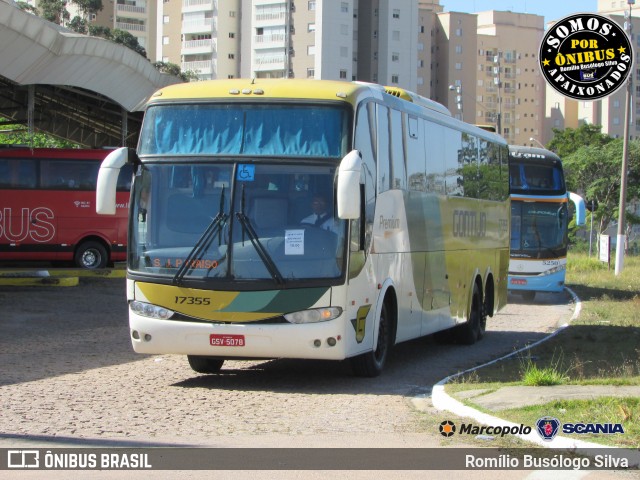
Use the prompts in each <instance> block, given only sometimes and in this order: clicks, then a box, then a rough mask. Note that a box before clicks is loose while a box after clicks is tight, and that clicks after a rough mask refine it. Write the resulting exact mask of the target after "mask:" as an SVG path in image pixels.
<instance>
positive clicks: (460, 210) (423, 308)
mask: <svg viewBox="0 0 640 480" xmlns="http://www.w3.org/2000/svg"><path fill="white" fill-rule="evenodd" d="M507 158H508V148H507V145H506V143H505V141H504V140H503V139H502V138H500V137H498V136H497V135H495V134H493V133H490V132H486V131H483V130H482V129H480V128H477V127H474V126H472V125H468V124H465V123H462V122H460V121H458V120H456V119H455V118H453V117H452V116H451V115H450V113H449V111H448V110H447V109H446V108H444V107H443V106H441V105H439V104H437V103H435V102H432V101H430V100H427V99H425V98H422V97H419V96H417V95H415V94H412V93H411V92H407V91H404V90H402V89H398V88H385V87H382V86H379V85H373V84H363V83H357V82H354V83H347V82H332V81H319V80H240V79H232V80H214V81H208V82H198V83H190V84H182V85H174V86H170V87H167V88H164V89H162V90H160V91H158V92H157V93H156V94H155V95H153V97H152V98H151V99H150V100H149V102H148V105H147V106H146V113H145V117H144V122H143V127H142V130H141V132H140V140H139V144H138V148H137V151H136V152H134V151H132V150H127V149H120V150H117V151H115V152H114V153H112V154H111V155H109V157H108V158H107V159H105V161H104V162H103V164H102V167H101V170H100V174H99V178H98V189H97V209H98V211H99V212H100V213H105V214H108V213H111V212H113V211H114V203H115V201H114V197H113V195H114V192H115V179H116V178H117V176H116V175H117V172H118V170H119V169H120V168H121V167H122V166H123V165H124V164H125V163H127V162H129V163H133V164H134V166H135V175H134V185H133V190H132V196H131V210H130V225H129V251H128V260H127V263H128V271H127V298H128V301H129V322H130V334H131V341H132V343H133V348H134V350H135V351H136V352H139V353H150V354H183V355H187V357H188V360H189V364H190V365H191V367H192V368H193V369H194V370H195V371H197V372H201V373H213V372H216V371H218V370H220V368H221V367H222V365H223V362H224V360H225V359H249V358H250V359H261V358H265V359H270V358H305V359H328V360H343V359H347V358H348V359H351V363H352V367H353V371H354V373H355V374H357V375H362V376H376V375H379V374H380V372H381V371H382V368H383V366H384V364H385V360H386V359H387V356H388V353H389V351H390V349H391V347H392V346H393V345H394V344H396V343H399V342H404V341H406V340H410V339H413V338H417V337H420V336H424V335H429V334H433V333H436V332H439V337H441V338H442V339H451V340H453V341H458V342H461V343H465V344H472V343H474V342H475V341H476V340H478V339H480V338H481V337H482V336H483V334H484V331H485V325H486V319H487V316H492V315H493V314H494V313H495V312H496V311H498V309H500V308H501V307H502V306H504V305H505V303H506V297H507V272H508V265H509V218H510V210H509V184H508V163H507ZM323 204H324V205H323ZM322 206H324V207H325V208H324V209H322V208H321V207H322ZM320 210H323V211H322V212H321V211H320ZM318 215H324V216H322V217H321V219H320V220H316V218H317V216H318Z"/></svg>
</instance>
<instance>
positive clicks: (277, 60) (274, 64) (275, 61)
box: [253, 55, 285, 72]
mask: <svg viewBox="0 0 640 480" xmlns="http://www.w3.org/2000/svg"><path fill="white" fill-rule="evenodd" d="M284 61H285V58H284V55H274V56H269V57H257V58H256V59H255V60H254V62H253V70H254V71H256V72H263V71H268V70H284Z"/></svg>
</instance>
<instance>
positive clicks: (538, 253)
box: [511, 200, 568, 258]
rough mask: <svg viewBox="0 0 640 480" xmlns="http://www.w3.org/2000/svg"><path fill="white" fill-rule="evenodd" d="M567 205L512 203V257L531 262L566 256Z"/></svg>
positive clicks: (564, 203)
mask: <svg viewBox="0 0 640 480" xmlns="http://www.w3.org/2000/svg"><path fill="white" fill-rule="evenodd" d="M567 221H568V212H567V204H566V202H563V203H545V202H521V201H514V200H512V201H511V253H512V256H513V254H518V256H526V257H531V258H556V257H558V256H563V255H566V250H567Z"/></svg>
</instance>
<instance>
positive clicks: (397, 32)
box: [391, 30, 400, 41]
mask: <svg viewBox="0 0 640 480" xmlns="http://www.w3.org/2000/svg"><path fill="white" fill-rule="evenodd" d="M391 39H392V40H395V41H398V40H400V30H394V31H393V33H392V34H391Z"/></svg>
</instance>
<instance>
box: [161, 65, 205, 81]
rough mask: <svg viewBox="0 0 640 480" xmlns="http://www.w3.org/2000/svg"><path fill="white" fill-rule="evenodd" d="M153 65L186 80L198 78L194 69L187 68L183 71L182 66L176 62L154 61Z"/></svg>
mask: <svg viewBox="0 0 640 480" xmlns="http://www.w3.org/2000/svg"><path fill="white" fill-rule="evenodd" d="M153 66H154V67H155V68H156V70H158V71H159V72H162V73H168V74H170V75H175V76H176V77H180V78H181V79H182V80H184V81H185V82H190V81H192V80H198V74H197V73H196V72H194V71H192V70H187V71H186V72H183V71H181V70H180V66H179V65H176V64H175V63H170V62H154V63H153Z"/></svg>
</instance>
